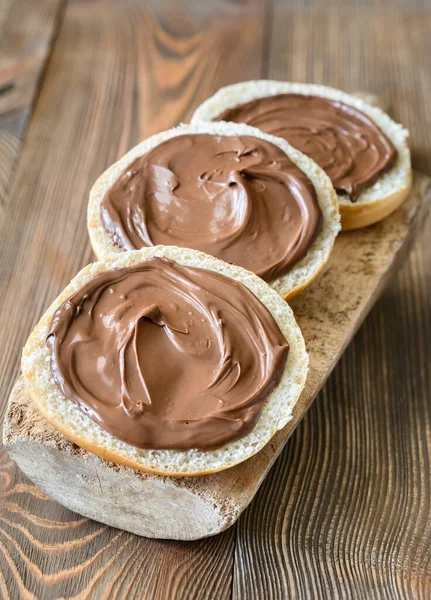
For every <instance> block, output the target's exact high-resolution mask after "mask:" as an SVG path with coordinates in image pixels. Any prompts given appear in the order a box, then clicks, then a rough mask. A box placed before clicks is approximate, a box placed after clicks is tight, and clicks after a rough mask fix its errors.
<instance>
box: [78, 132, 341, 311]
mask: <svg viewBox="0 0 431 600" xmlns="http://www.w3.org/2000/svg"><path fill="white" fill-rule="evenodd" d="M186 134H211V135H224V136H231V137H235V136H241V135H244V136H245V135H247V136H253V137H257V138H260V139H262V140H266V141H267V142H270V143H272V144H275V145H276V146H278V147H279V148H281V150H283V152H285V154H286V155H287V156H288V157H289V158H290V160H291V161H292V162H293V163H294V164H295V165H296V166H297V167H299V169H301V171H303V172H304V173H305V175H306V176H307V177H308V178H309V180H310V181H311V183H312V184H313V186H314V188H315V190H316V195H317V201H318V204H319V207H320V210H321V212H322V216H323V225H322V229H321V231H320V233H319V234H318V236H317V237H316V239H315V240H314V242H313V244H312V245H311V247H310V248H309V250H308V252H307V254H306V255H305V256H304V257H303V258H302V259H301V260H299V261H298V262H297V263H295V264H294V265H293V267H292V268H291V269H290V270H289V271H288V272H287V273H285V274H283V275H281V276H280V277H277V278H276V279H275V280H274V281H271V282H270V285H271V286H272V287H273V288H274V289H275V290H277V292H278V293H279V294H281V295H282V296H283V297H284V298H285V300H289V299H291V298H293V297H294V296H296V295H297V294H299V293H300V292H301V291H302V290H303V289H305V288H306V287H308V285H310V283H311V282H312V281H313V280H314V279H315V278H316V277H317V275H318V274H319V273H320V271H321V270H322V269H323V267H324V265H325V264H326V262H327V261H328V258H329V255H330V253H331V250H332V248H333V245H334V241H335V238H336V236H337V234H338V232H339V231H340V213H339V207H338V199H337V194H336V193H335V190H334V188H333V186H332V183H331V181H330V179H329V177H328V176H327V175H326V173H325V172H324V171H323V170H322V169H321V168H320V167H319V166H318V165H317V164H316V163H315V162H314V161H312V160H311V159H310V158H309V157H308V156H305V154H302V153H301V152H299V151H298V150H295V148H293V147H292V146H290V144H288V143H287V142H286V141H285V140H283V139H281V138H278V137H275V136H272V135H268V134H266V133H263V132H262V131H260V130H259V129H256V128H255V127H250V126H248V125H244V124H242V123H240V124H237V123H222V122H220V123H197V124H192V125H179V126H178V127H175V128H174V129H169V130H168V131H164V132H162V133H158V134H156V135H153V136H152V137H150V138H148V139H147V140H145V141H143V142H141V143H140V144H138V145H137V146H135V147H134V148H132V150H130V151H129V152H128V153H127V154H126V155H125V156H123V157H122V158H121V159H120V160H119V161H118V162H116V163H115V164H114V165H112V166H111V167H110V168H109V169H107V171H105V172H104V173H103V174H102V175H101V176H100V177H99V179H98V180H97V181H96V183H95V184H94V186H93V188H92V189H91V191H90V200H89V204H88V213H87V226H88V233H89V236H90V241H91V245H92V247H93V250H94V253H95V254H96V257H97V258H99V259H100V258H105V257H106V256H109V255H111V254H118V253H121V252H124V250H123V249H121V248H120V247H119V246H117V245H116V244H115V243H114V241H113V240H112V238H111V237H110V236H109V234H108V233H107V231H106V229H105V227H104V225H103V222H102V218H101V211H100V206H101V203H102V201H103V199H104V197H105V194H106V193H107V192H108V190H109V189H110V187H111V186H112V185H113V184H114V183H115V182H116V180H117V179H118V177H119V176H120V175H121V174H122V173H123V171H124V170H125V169H126V168H127V167H128V166H129V165H130V164H131V163H132V162H133V161H134V160H135V159H136V158H138V157H140V156H143V155H144V154H146V153H147V152H149V151H150V150H152V149H153V148H155V147H156V146H158V145H159V144H161V143H162V142H164V141H165V140H168V139H170V138H173V137H176V136H181V135H186Z"/></svg>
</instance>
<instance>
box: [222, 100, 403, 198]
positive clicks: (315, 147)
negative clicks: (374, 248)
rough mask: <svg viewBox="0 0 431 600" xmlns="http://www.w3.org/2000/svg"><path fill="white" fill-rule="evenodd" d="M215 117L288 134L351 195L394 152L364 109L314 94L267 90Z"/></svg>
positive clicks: (385, 166) (384, 166)
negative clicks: (360, 109)
mask: <svg viewBox="0 0 431 600" xmlns="http://www.w3.org/2000/svg"><path fill="white" fill-rule="evenodd" d="M215 120H217V121H235V122H236V123H248V124H249V125H253V126H254V127H258V128H259V129H261V130H262V131H265V132H266V133H271V134H272V135H276V136H279V137H282V138H284V139H286V140H287V141H288V142H289V143H290V144H291V145H292V146H294V147H295V148H297V149H298V150H300V151H301V152H303V153H304V154H307V155H308V156H310V158H312V159H313V160H314V161H315V162H316V163H317V164H318V165H319V166H320V167H322V169H324V170H325V171H326V173H327V175H328V176H329V178H330V179H331V181H332V184H333V186H334V188H335V189H336V191H337V192H339V193H342V194H347V195H348V196H349V198H350V199H351V200H352V201H354V200H355V199H357V197H358V195H359V194H360V193H361V192H362V191H363V190H364V189H366V188H367V187H370V186H371V185H373V183H375V182H376V180H377V179H378V178H379V177H380V176H381V175H382V174H383V173H385V172H386V171H388V170H389V169H390V168H391V167H392V165H393V164H394V162H395V159H396V157H397V151H396V149H395V147H394V146H393V144H392V142H391V141H390V140H389V139H388V138H387V137H386V135H385V134H384V133H383V132H382V131H381V130H380V129H379V127H378V126H377V125H376V124H375V123H374V121H373V120H372V119H370V118H369V117H368V116H367V115H365V114H364V113H363V112H361V111H359V110H358V109H356V108H354V107H353V106H348V105H347V104H343V103H342V102H338V101H335V100H329V99H327V98H320V97H318V96H305V95H302V94H279V95H277V96H266V97H264V98H258V99H256V100H252V101H251V102H247V103H246V104H241V105H239V106H236V107H234V108H229V109H227V110H225V111H224V112H223V113H222V114H220V115H219V116H218V117H217V119H215Z"/></svg>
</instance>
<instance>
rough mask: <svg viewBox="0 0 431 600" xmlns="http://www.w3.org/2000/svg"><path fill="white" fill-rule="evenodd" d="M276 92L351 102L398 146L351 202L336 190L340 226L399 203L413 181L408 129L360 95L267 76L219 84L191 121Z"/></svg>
mask: <svg viewBox="0 0 431 600" xmlns="http://www.w3.org/2000/svg"><path fill="white" fill-rule="evenodd" d="M278 94H304V95H313V96H320V97H322V98H329V99H330V100H338V101H340V102H343V103H344V104H348V105H349V106H353V107H354V108H356V109H358V110H360V111H361V112H363V113H364V114H366V115H367V116H368V117H370V119H372V120H373V121H374V122H375V123H376V124H377V125H378V127H379V128H380V129H381V130H382V131H383V133H384V134H385V135H386V136H387V137H388V138H389V139H390V140H391V142H392V143H393V145H394V146H395V148H396V149H397V152H398V157H397V160H396V162H395V164H394V165H393V167H392V168H391V169H390V170H389V171H387V172H386V173H384V174H383V175H382V176H381V177H380V178H379V179H378V180H377V181H376V182H375V183H374V185H372V186H371V187H369V188H367V189H365V190H364V191H363V192H362V193H361V194H360V195H359V197H358V199H357V200H356V201H355V202H352V201H351V200H350V199H349V198H348V196H346V195H344V194H339V196H338V199H339V202H340V212H341V225H342V229H343V230H348V229H358V228H359V227H365V226H367V225H371V224H372V223H377V221H380V220H381V219H383V218H384V217H387V216H388V215H389V214H390V213H392V212H393V211H394V210H395V209H396V208H398V207H399V205H400V204H401V202H402V201H403V200H404V198H405V197H406V196H407V194H408V193H409V191H410V188H411V182H412V170H411V163H410V150H409V147H408V145H407V139H408V135H409V132H408V131H407V129H404V128H403V127H402V125H399V124H398V123H395V121H393V120H392V119H391V118H390V117H389V116H388V115H387V114H386V113H385V112H383V111H382V110H381V109H380V108H378V107H377V106H372V105H371V104H368V103H367V102H365V101H364V100H363V99H362V98H358V97H357V96H356V97H355V96H352V95H350V94H346V93H345V92H342V91H340V90H337V89H334V88H330V87H326V86H323V85H316V84H306V83H290V82H284V81H266V80H261V81H246V82H243V83H236V84H234V85H229V86H227V87H224V88H221V89H220V90H219V91H218V92H216V93H215V94H214V96H212V97H211V98H208V100H205V102H203V103H202V104H201V105H200V106H199V108H198V109H197V110H196V112H195V114H194V115H193V118H192V123H193V124H198V123H202V122H205V121H212V120H213V119H215V118H216V117H217V116H218V115H220V114H221V113H222V112H224V111H225V110H227V109H228V108H233V107H234V106H238V105H239V104H245V103H247V102H250V101H252V100H255V99H256V98H264V97H266V96H277V95H278Z"/></svg>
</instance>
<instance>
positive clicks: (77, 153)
mask: <svg viewBox="0 0 431 600" xmlns="http://www.w3.org/2000/svg"><path fill="white" fill-rule="evenodd" d="M20 1H21V0H16V4H19V3H20ZM177 5H178V3H176V2H175V1H173V0H172V1H171V2H163V6H161V3H159V2H157V1H156V0H154V1H152V2H145V3H144V2H136V1H133V0H128V1H127V2H125V1H122V0H112V1H109V0H100V1H98V2H90V1H82V0H80V1H76V2H75V1H73V0H72V1H70V2H69V4H68V6H67V9H66V12H65V14H64V21H63V24H62V26H61V29H60V31H59V34H58V38H57V40H56V44H55V48H54V52H53V54H52V57H51V59H50V62H49V65H48V69H47V72H46V75H45V78H44V83H43V87H42V89H41V92H40V97H39V99H38V102H37V105H36V107H35V112H34V115H33V117H32V120H31V124H30V127H29V130H28V133H27V135H26V140H25V145H24V148H23V152H22V155H21V158H20V161H19V164H18V167H17V170H16V175H15V177H14V182H13V185H12V187H11V189H10V192H9V194H8V197H7V202H6V209H5V220H6V223H7V227H5V228H4V232H3V234H2V236H1V238H0V277H1V281H2V291H3V293H2V294H1V296H0V308H1V314H2V315H3V319H2V324H1V331H0V339H1V344H0V353H1V360H0V385H1V389H2V394H1V396H0V418H1V414H2V413H3V411H4V401H5V399H6V397H7V395H8V393H9V391H10V389H11V387H12V384H13V381H14V379H15V377H16V374H17V372H18V368H19V354H20V350H21V347H22V345H23V343H24V342H25V339H26V337H27V335H28V333H29V332H30V330H31V328H32V326H33V325H34V324H35V323H36V321H37V319H38V318H39V316H40V315H41V314H42V312H43V310H44V309H45V307H46V306H47V305H48V303H49V302H50V301H51V300H52V299H53V298H54V297H55V296H56V295H57V293H58V292H59V291H60V290H61V289H62V288H63V287H64V285H65V284H66V283H67V281H69V279H70V278H71V277H72V276H73V275H74V274H75V273H76V272H77V270H78V269H79V268H81V267H82V266H83V265H84V264H86V263H87V262H89V261H90V259H91V250H90V246H89V243H88V239H87V233H86V226H85V213H86V203H87V195H88V191H89V189H90V187H91V185H92V183H93V182H94V180H95V179H96V178H97V176H98V175H99V174H100V173H101V172H102V171H103V170H104V169H105V168H106V167H107V166H108V165H109V164H110V163H111V162H113V161H114V160H115V159H116V158H117V157H118V156H120V155H121V154H123V153H124V152H125V150H126V149H127V148H129V147H130V146H132V145H134V144H135V143H136V142H137V141H138V140H139V139H140V138H142V137H145V136H146V135H148V134H150V133H152V132H154V131H155V130H156V129H157V128H165V127H166V128H167V127H170V126H172V125H174V124H175V123H176V122H177V121H178V120H180V119H186V118H187V117H188V116H190V115H191V114H192V112H193V109H194V108H195V106H196V105H197V104H199V103H200V102H201V101H202V100H203V99H204V98H205V97H206V96H207V95H208V94H211V93H213V92H214V91H215V89H217V88H218V87H219V86H221V85H224V84H227V83H230V82H232V81H235V80H237V79H238V78H240V77H245V78H252V77H258V76H260V73H261V64H262V59H261V57H262V47H263V42H264V40H263V31H264V24H265V3H262V2H259V0H247V1H245V2H241V3H240V4H232V3H230V2H227V1H223V2H221V3H217V4H216V3H209V2H196V1H194V2H191V3H187V4H184V7H183V9H178V8H176V7H177ZM233 54H234V55H235V60H232V59H231V57H232V56H233ZM192 104H194V105H195V106H192ZM6 315H7V317H6ZM0 498H1V501H0V522H1V525H0V561H1V563H2V567H3V565H4V568H2V570H1V574H0V596H2V595H4V596H5V597H8V594H9V595H10V597H12V598H16V597H31V595H32V594H34V595H35V596H36V597H38V598H54V597H61V596H64V597H73V596H76V597H78V596H79V597H80V598H85V597H89V598H102V597H106V596H108V595H109V594H111V595H112V596H113V597H118V598H120V597H124V598H126V597H127V598H129V597H130V598H132V597H138V598H141V597H159V598H162V597H166V596H169V595H170V594H172V593H174V592H175V594H176V596H177V597H179V598H181V597H189V596H188V594H189V592H190V593H194V594H195V596H197V597H202V598H203V597H211V596H213V597H214V596H216V597H217V598H225V597H228V596H230V587H231V572H232V550H233V534H234V532H233V531H229V532H227V533H226V534H225V535H223V536H221V537H220V538H217V539H215V540H208V541H203V542H197V543H195V544H190V545H186V546H185V545H182V544H175V543H169V542H156V541H154V542H150V541H146V540H142V539H137V538H136V537H135V536H132V535H129V534H125V533H121V532H118V531H115V530H110V529H107V528H106V527H103V526H101V525H98V524H96V523H92V522H88V521H87V520H85V519H84V520H83V519H82V518H80V517H79V516H77V515H75V514H73V513H71V512H69V511H67V510H65V509H63V508H62V507H60V506H59V505H57V504H56V503H54V502H52V501H50V500H49V499H48V498H47V497H46V496H45V495H43V494H41V493H40V492H39V491H38V490H37V488H35V487H34V486H32V485H31V484H30V483H29V482H28V480H26V478H25V477H24V476H23V475H22V474H21V473H20V472H19V471H18V470H17V469H15V468H14V467H13V466H12V464H11V463H10V462H9V460H8V459H7V458H6V454H5V453H4V452H3V453H2V454H1V460H0Z"/></svg>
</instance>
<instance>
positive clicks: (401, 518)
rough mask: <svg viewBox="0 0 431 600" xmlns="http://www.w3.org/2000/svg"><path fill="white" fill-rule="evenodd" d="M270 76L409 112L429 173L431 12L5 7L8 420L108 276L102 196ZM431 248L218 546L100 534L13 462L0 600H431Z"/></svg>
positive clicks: (297, 5) (92, 4) (0, 124)
mask: <svg viewBox="0 0 431 600" xmlns="http://www.w3.org/2000/svg"><path fill="white" fill-rule="evenodd" d="M260 77H267V78H274V79H289V80H297V81H314V82H317V83H324V84H329V85H334V86H337V87H342V88H344V89H346V90H348V91H355V90H358V89H362V90H369V91H372V92H375V93H378V94H381V95H383V96H386V97H388V98H390V101H391V105H392V114H393V115H394V117H395V118H396V119H398V120H400V121H402V122H403V123H404V124H405V125H406V126H408V127H409V128H410V131H411V143H412V148H413V160H414V166H415V168H416V169H417V170H422V171H423V172H426V173H428V174H429V173H430V172H431V110H430V98H431V4H430V3H429V2H426V1H422V2H420V1H419V0H417V1H410V2H407V1H405V2H403V1H401V0H399V1H398V2H390V1H389V0H388V1H384V0H380V1H379V0H374V1H371V0H362V1H361V2H355V1H354V0H351V1H350V2H344V3H341V2H337V1H332V2H318V1H317V0H302V1H301V0H295V1H292V2H283V1H282V0H279V1H277V0H272V1H271V0H241V1H240V0H237V1H233V0H231V1H228V0H219V1H216V0H212V1H209V0H192V1H187V0H182V1H181V0H177V1H174V0H169V1H163V0H127V1H126V0H111V1H110V0H92V1H90V0H69V1H64V0H0V228H1V235H0V277H1V279H0V281H1V287H0V307H1V313H0V314H1V322H0V336H1V338H0V339H1V341H0V355H1V361H0V383H1V386H2V387H1V390H2V392H1V396H0V417H1V415H2V414H3V411H4V406H5V402H6V399H7V396H8V393H9V392H10V390H11V389H12V386H13V383H14V381H15V378H16V376H17V374H18V370H19V355H20V350H21V347H22V345H23V343H24V342H25V340H26V338H27V336H28V334H29V332H30V330H31V328H32V326H33V325H34V324H35V323H36V321H37V319H38V318H39V316H40V315H41V314H42V312H43V311H44V309H45V308H46V306H47V305H48V303H49V302H50V301H51V300H52V299H53V298H54V297H55V296H56V295H57V293H58V292H59V291H60V290H61V289H62V288H63V287H64V285H65V284H66V283H67V282H68V281H69V279H70V278H71V277H72V276H73V275H74V274H75V273H76V272H77V271H78V269H79V268H80V267H82V266H83V265H84V264H86V263H88V262H89V261H90V260H91V259H92V254H91V249H90V245H89V243H88V239H87V234H86V227H85V212H86V203H87V194H88V191H89V188H90V187H91V184H92V183H93V181H94V180H95V179H96V177H97V176H98V175H99V174H100V173H101V172H102V171H103V170H104V169H105V167H106V166H108V165H109V164H110V163H112V162H113V161H114V160H115V159H116V158H117V157H118V156H120V155H121V154H123V153H124V152H125V151H126V150H127V149H128V148H129V147H131V146H132V145H134V144H135V143H136V142H137V141H138V140H140V139H142V138H144V137H146V136H147V135H149V134H151V133H154V132H156V131H159V130H161V129H165V128H168V127H171V126H172V125H174V124H176V123H177V122H179V121H181V120H187V119H188V118H189V117H190V116H191V114H192V112H193V109H194V108H195V107H196V106H197V105H198V104H199V103H200V102H201V101H202V100H203V99H205V98H206V97H207V96H208V95H210V94H212V93H213V92H214V91H215V90H216V89H217V88H218V87H220V86H222V85H225V84H228V83H232V82H234V81H238V80H244V79H250V78H260ZM430 236H431V220H428V221H427V222H426V223H425V224H424V230H423V234H422V236H421V239H420V240H418V241H417V243H416V244H415V246H414V248H413V251H412V253H411V255H410V258H409V260H408V262H407V263H406V264H405V265H404V267H403V268H402V269H401V270H400V271H399V273H398V275H397V277H396V278H395V279H394V280H393V281H392V283H391V284H390V285H389V286H388V288H387V289H386V291H385V292H384V294H383V296H382V298H381V299H380V301H379V302H378V304H377V305H376V307H375V309H374V310H373V311H372V313H371V314H370V316H369V318H368V319H367V321H366V323H365V324H364V325H363V327H362V328H361V329H360V331H359V333H358V334H357V336H356V337H355V339H354V341H353V342H352V344H351V345H350V347H349V349H348V350H347V352H346V353H345V355H344V357H343V358H342V360H341V361H340V363H339V366H338V367H337V368H336V370H335V372H334V373H333V375H332V376H331V378H330V379H329V381H328V383H327V385H326V387H325V389H324V391H323V392H322V393H321V394H320V396H319V397H318V398H317V400H316V401H315V403H314V405H313V408H312V409H311V410H310V411H309V413H308V414H307V416H306V418H305V419H304V420H303V422H302V423H301V425H300V426H299V427H298V429H297V430H296V432H295V434H294V435H293V437H292V439H291V440H290V441H289V443H288V445H287V447H286V449H285V451H284V452H283V454H282V455H281V457H280V458H279V459H278V461H277V463H276V465H275V467H274V468H273V469H272V471H271V473H270V475H269V477H268V478H267V479H266V481H265V482H264V484H263V486H262V487H261V489H260V491H259V493H258V495H257V497H256V499H255V500H254V502H253V503H252V505H251V506H250V507H249V509H248V510H247V511H246V512H245V514H244V515H243V517H242V518H241V519H240V520H239V522H238V524H237V525H236V526H235V527H233V528H231V529H230V530H228V531H226V532H225V533H223V534H221V535H219V536H216V537H214V538H210V539H207V540H201V541H198V542H190V543H178V542H166V541H151V540H147V539H142V538H137V537H135V536H133V535H131V534H128V533H125V532H121V531H118V530H113V529H110V528H108V527H106V526H102V525H99V524H97V523H94V522H90V521H88V520H87V519H83V518H82V517H80V516H78V515H76V514H74V513H71V512H69V511H67V510H66V509H64V508H62V507H61V506H59V505H58V504H56V503H55V502H53V501H51V500H50V499H48V498H47V497H46V496H45V495H44V494H43V493H42V492H40V491H39V490H38V489H37V488H36V487H34V486H33V485H32V484H30V483H29V481H28V480H26V478H25V477H24V476H23V475H22V474H20V473H19V472H18V470H17V469H16V468H15V467H14V465H13V464H12V463H11V462H10V460H9V459H8V457H7V455H6V453H5V452H4V450H0V597H2V598H3V597H4V598H13V599H16V598H33V597H36V598H43V599H50V598H60V597H65V598H71V597H77V598H106V597H112V598H127V599H128V598H174V597H175V598H194V597H196V598H217V599H218V598H222V599H223V598H230V597H235V598H247V599H248V598H258V599H263V598H265V599H266V598H277V599H278V598H286V597H297V598H367V599H370V598H371V599H373V598H391V599H392V598H430V597H431V519H430V498H431V490H430V485H431V479H430V446H431V430H430V418H431V415H430V412H431V411H430V408H431V402H430V398H431V387H430V377H429V363H430V359H431V252H430V239H431V237H430ZM196 518H199V515H197V516H196Z"/></svg>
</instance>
